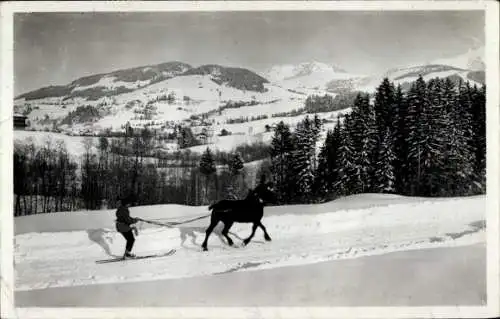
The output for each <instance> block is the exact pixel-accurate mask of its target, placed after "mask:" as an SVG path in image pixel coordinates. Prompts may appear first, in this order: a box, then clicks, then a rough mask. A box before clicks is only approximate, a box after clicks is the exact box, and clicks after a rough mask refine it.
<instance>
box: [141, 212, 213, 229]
mask: <svg viewBox="0 0 500 319" xmlns="http://www.w3.org/2000/svg"><path fill="white" fill-rule="evenodd" d="M210 215H211V214H207V215H203V216H199V217H196V218H193V219H188V220H184V221H181V222H169V223H160V222H157V221H154V220H148V219H142V218H137V220H140V221H142V222H145V223H148V224H153V225H157V226H163V227H174V226H177V225H183V224H187V223H190V222H194V221H197V220H200V219H204V218H207V217H210Z"/></svg>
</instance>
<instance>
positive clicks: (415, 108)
mask: <svg viewBox="0 0 500 319" xmlns="http://www.w3.org/2000/svg"><path fill="white" fill-rule="evenodd" d="M428 104H429V102H428V100H427V86H426V83H425V81H424V79H423V78H422V76H419V77H418V79H417V80H416V81H415V83H413V85H412V86H411V88H410V90H409V92H408V112H407V114H406V126H407V130H408V132H409V134H408V136H407V140H406V143H407V147H408V157H407V165H408V177H407V178H408V179H407V181H408V186H409V187H410V189H409V190H408V193H409V194H411V195H417V194H420V190H421V188H422V181H423V179H422V152H423V150H424V144H426V143H427V138H428V136H426V135H425V123H424V119H423V116H422V114H423V110H424V109H426V108H427V105H428Z"/></svg>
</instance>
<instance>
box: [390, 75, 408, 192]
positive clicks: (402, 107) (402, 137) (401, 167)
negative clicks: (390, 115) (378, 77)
mask: <svg viewBox="0 0 500 319" xmlns="http://www.w3.org/2000/svg"><path fill="white" fill-rule="evenodd" d="M406 101H407V100H406V97H405V96H404V94H403V91H402V89H401V85H398V87H397V89H396V94H395V100H394V107H395V108H396V110H397V114H398V115H397V117H396V118H395V122H394V123H393V126H392V127H393V129H394V136H393V137H394V153H395V156H396V159H395V161H394V171H395V175H396V182H395V187H396V192H397V193H398V194H406V191H407V188H408V187H407V177H408V164H407V159H408V144H407V141H408V136H409V131H408V128H407V119H408V105H407V103H406Z"/></svg>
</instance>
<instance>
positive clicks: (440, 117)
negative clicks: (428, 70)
mask: <svg viewBox="0 0 500 319" xmlns="http://www.w3.org/2000/svg"><path fill="white" fill-rule="evenodd" d="M426 93H427V98H426V100H427V101H428V103H426V104H425V105H424V108H423V110H422V123H421V125H422V127H423V134H424V135H425V136H426V139H425V143H423V144H422V145H421V146H422V147H421V158H420V163H421V172H422V173H421V176H422V186H423V187H424V188H423V189H422V191H423V194H424V195H435V194H437V192H438V191H439V190H440V186H441V185H440V184H442V175H443V174H444V156H445V142H446V136H445V134H446V130H447V127H448V126H449V117H448V116H447V114H446V112H445V106H444V105H443V102H444V101H443V90H442V81H441V80H440V79H431V80H430V81H429V82H428V85H427V91H426Z"/></svg>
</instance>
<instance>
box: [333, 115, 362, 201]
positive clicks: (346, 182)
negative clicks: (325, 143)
mask: <svg viewBox="0 0 500 319" xmlns="http://www.w3.org/2000/svg"><path fill="white" fill-rule="evenodd" d="M349 122H350V117H349V116H346V118H345V121H344V126H343V127H342V129H341V131H340V137H341V138H340V146H339V155H338V167H339V168H338V171H337V172H338V173H337V174H338V179H337V181H336V183H335V184H334V190H335V193H336V194H337V195H339V196H342V195H344V196H345V195H351V194H356V193H358V192H359V191H360V184H361V180H360V173H359V170H358V165H357V164H356V156H355V149H354V146H353V142H352V137H351V134H350V133H349V130H348V128H349Z"/></svg>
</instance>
